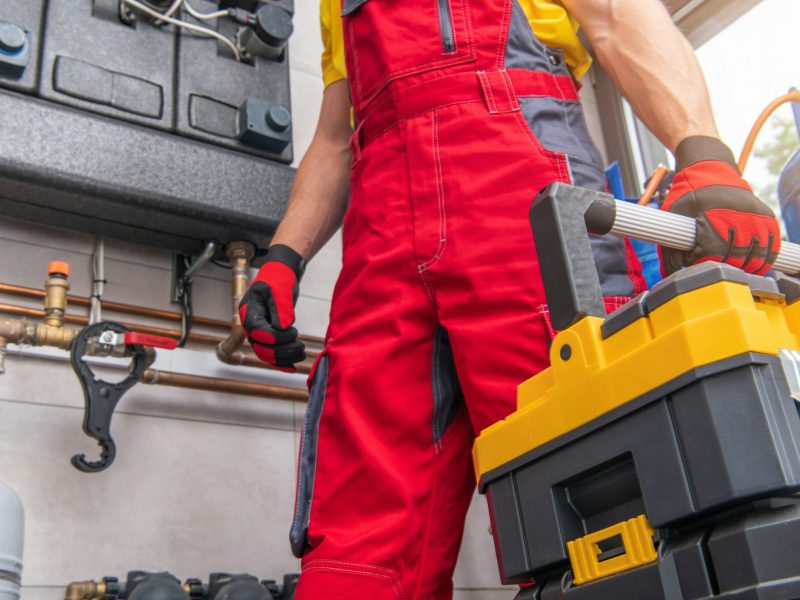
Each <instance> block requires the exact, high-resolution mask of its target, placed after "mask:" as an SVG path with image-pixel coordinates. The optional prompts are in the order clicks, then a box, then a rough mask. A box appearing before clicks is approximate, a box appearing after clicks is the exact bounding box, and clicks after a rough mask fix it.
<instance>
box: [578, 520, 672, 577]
mask: <svg viewBox="0 0 800 600" xmlns="http://www.w3.org/2000/svg"><path fill="white" fill-rule="evenodd" d="M654 535H655V532H654V531H653V528H652V527H651V526H650V523H649V522H648V520H647V517H646V516H645V515H639V516H638V517H636V518H634V519H630V520H628V521H622V522H621V523H617V524H616V525H612V526H611V527H606V528H605V529H602V530H600V531H596V532H594V533H590V534H589V535H585V536H583V537H582V538H578V539H576V540H573V541H571V542H567V552H569V560H570V564H571V566H572V578H573V582H574V583H575V585H581V584H584V583H589V582H590V581H596V580H598V579H602V578H604V577H608V576H609V575H616V574H617V573H622V572H623V571H629V570H631V569H635V568H636V567H640V566H642V565H646V564H649V563H652V562H655V561H656V559H657V558H658V555H657V553H656V546H655V542H654V541H653V536H654Z"/></svg>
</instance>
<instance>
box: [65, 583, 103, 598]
mask: <svg viewBox="0 0 800 600" xmlns="http://www.w3.org/2000/svg"><path fill="white" fill-rule="evenodd" d="M105 593H106V584H105V582H103V581H75V582H73V583H70V584H69V585H68V586H67V591H66V593H65V594H64V600H99V599H100V598H102V597H103V596H104V595H105Z"/></svg>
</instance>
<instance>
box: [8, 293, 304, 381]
mask: <svg viewBox="0 0 800 600" xmlns="http://www.w3.org/2000/svg"><path fill="white" fill-rule="evenodd" d="M104 305H105V303H104ZM0 313H2V314H7V315H13V316H17V317H30V318H32V319H41V318H42V317H44V311H43V310H41V309H37V308H30V307H28V306H16V305H14V304H4V303H0ZM64 322H65V323H67V324H71V325H80V326H82V327H83V326H86V325H88V323H89V318H88V317H82V316H80V315H70V314H65V315H64ZM24 323H27V322H26V321H25V319H22V320H20V319H0V337H5V338H6V341H7V342H8V343H14V344H15V343H17V341H18V340H21V341H22V343H25V344H30V345H33V346H35V345H40V344H36V343H34V341H33V340H34V339H35V338H34V337H31V336H28V337H20V336H19V335H18V334H16V333H10V332H16V331H17V330H18V328H19V327H22V326H24ZM121 324H122V325H125V327H128V328H129V329H131V330H132V331H138V332H140V333H148V334H151V335H160V336H165V337H170V338H174V339H178V338H179V337H180V335H181V333H180V331H178V330H177V329H163V328H160V327H150V326H147V325H140V324H137V323H127V322H124V321H123V322H121ZM27 326H28V327H31V326H33V327H35V326H36V324H34V323H30V324H28V325H27ZM62 332H63V335H65V336H67V338H68V339H66V338H65V339H64V341H63V343H64V344H66V346H59V347H62V348H63V349H69V346H70V345H71V343H72V341H71V340H72V339H73V338H74V336H75V331H73V330H72V329H70V328H68V327H64V328H63V329H62ZM189 339H190V340H191V341H193V342H197V343H201V344H214V345H218V344H220V343H221V342H222V341H223V340H224V338H221V337H219V336H214V335H205V334H201V333H191V334H189ZM310 356H314V355H310ZM228 364H236V365H241V366H245V367H256V368H259V369H270V366H269V365H267V364H266V363H264V362H262V361H260V360H259V359H258V357H256V356H255V354H251V353H249V352H242V359H241V362H238V363H228ZM311 365H312V363H311V362H310V361H308V360H307V361H305V362H302V363H299V364H298V365H297V371H298V373H309V372H310V371H311Z"/></svg>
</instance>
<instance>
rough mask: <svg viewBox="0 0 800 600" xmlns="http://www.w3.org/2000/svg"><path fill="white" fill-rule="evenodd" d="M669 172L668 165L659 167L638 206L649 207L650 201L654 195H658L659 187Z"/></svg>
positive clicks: (651, 177)
mask: <svg viewBox="0 0 800 600" xmlns="http://www.w3.org/2000/svg"><path fill="white" fill-rule="evenodd" d="M668 172H669V169H668V168H667V166H666V165H658V166H657V167H656V170H655V171H653V174H652V175H651V176H650V181H649V183H648V184H647V187H646V188H645V190H644V194H642V197H641V198H639V201H638V202H637V204H639V205H640V206H647V205H648V204H650V200H651V199H652V197H653V194H655V193H656V190H657V189H658V186H660V185H661V182H662V181H664V176H665V175H666V174H667V173H668Z"/></svg>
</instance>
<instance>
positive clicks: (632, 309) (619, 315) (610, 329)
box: [600, 292, 650, 339]
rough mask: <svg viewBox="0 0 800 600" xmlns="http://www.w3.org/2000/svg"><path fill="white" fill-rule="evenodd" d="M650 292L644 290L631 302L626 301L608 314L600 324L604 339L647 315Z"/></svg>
mask: <svg viewBox="0 0 800 600" xmlns="http://www.w3.org/2000/svg"><path fill="white" fill-rule="evenodd" d="M649 293H650V292H642V293H641V294H639V295H638V296H636V297H635V298H634V299H633V300H631V301H630V302H626V303H625V304H623V305H622V306H620V307H619V308H618V309H617V310H615V311H614V312H612V313H611V314H610V315H608V316H607V317H606V318H605V320H604V321H603V324H602V325H601V326H600V332H601V333H602V334H603V339H606V338H609V337H611V336H612V335H614V334H615V333H617V332H618V331H620V330H621V329H624V328H625V327H627V326H628V325H630V324H631V323H633V322H634V321H638V320H639V319H641V318H642V317H646V316H647V313H648V311H647V296H648V294H649Z"/></svg>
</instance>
